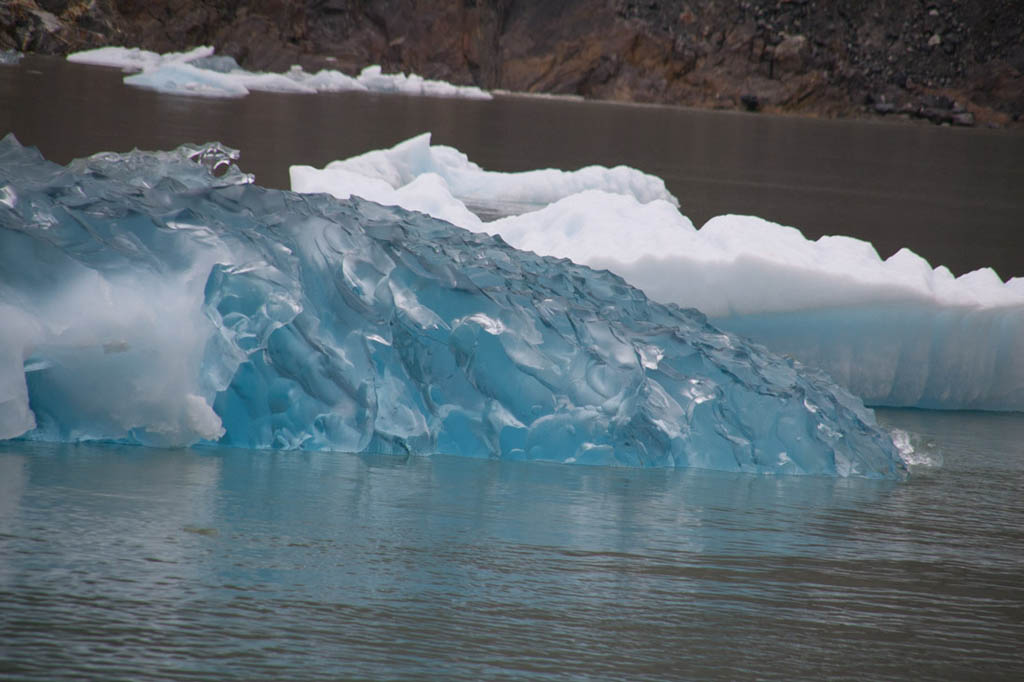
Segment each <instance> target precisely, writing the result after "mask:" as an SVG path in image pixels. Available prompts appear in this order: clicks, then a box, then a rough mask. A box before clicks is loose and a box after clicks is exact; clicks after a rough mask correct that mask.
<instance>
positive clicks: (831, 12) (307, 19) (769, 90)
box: [0, 0, 1024, 129]
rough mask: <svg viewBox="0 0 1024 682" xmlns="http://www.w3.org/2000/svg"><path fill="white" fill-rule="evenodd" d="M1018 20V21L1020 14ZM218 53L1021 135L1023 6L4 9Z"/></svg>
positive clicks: (22, 3) (50, 50)
mask: <svg viewBox="0 0 1024 682" xmlns="http://www.w3.org/2000/svg"><path fill="white" fill-rule="evenodd" d="M1015 10H1016V11H1015ZM118 44H120V45H126V46H135V47H140V48H143V49H146V50H150V51H154V52H158V53H166V52H172V51H178V50H181V49H182V46H186V45H212V46H214V47H215V48H216V50H217V53H218V54H219V55H225V56H229V57H232V58H234V59H235V60H236V61H237V63H238V64H239V65H240V66H241V67H242V68H244V69H247V70H250V71H254V72H268V73H283V72H285V71H287V70H288V69H289V67H291V66H292V65H293V64H298V65H300V66H302V67H303V68H304V69H305V70H306V71H310V72H315V71H318V70H320V69H335V70H338V71H341V72H342V73H345V74H356V73H359V71H360V69H361V68H363V67H365V66H367V65H369V64H379V65H380V66H381V67H382V69H383V72H385V73H415V74H419V75H421V76H422V77H423V78H425V79H432V80H440V81H445V82H447V83H451V84H452V85H456V86H475V87H478V88H481V89H484V90H486V91H488V92H497V91H502V92H515V93H525V94H536V95H541V96H554V97H559V98H560V97H562V96H566V95H568V96H572V97H576V96H578V97H583V98H584V99H586V100H588V101H602V102H619V103H632V104H658V105H667V106H682V107H689V108H695V109H699V110H711V111H750V112H759V113H767V114H775V115H783V116H794V115H795V116H800V117H807V118H820V119H841V120H850V119H864V120H887V119H890V118H894V117H898V118H899V119H900V120H903V119H906V120H911V121H916V120H925V121H929V122H931V123H934V124H940V125H941V124H949V125H950V126H955V127H976V128H988V127H997V128H1009V129H1021V128H1024V14H1022V13H1020V12H1019V0H992V2H990V3H984V5H980V4H979V5H975V4H973V3H954V2H943V1H940V0H936V2H934V3H929V4H928V5H927V6H925V5H921V6H917V5H915V6H909V5H908V6H899V7H890V6H889V5H888V4H887V3H886V2H885V1H884V0H849V2H844V3H834V4H833V3H829V2H824V3H823V2H817V3H809V2H807V1H806V0H791V1H789V2H775V0H722V1H721V2H717V3H714V5H708V6H698V5H695V4H693V3H688V2H684V1H683V0H665V1H664V2H659V3H636V2H631V1H629V0H610V1H609V2H607V3H600V4H597V3H592V2H587V1H586V0H565V2H562V3H557V4H552V3H546V2H540V1H539V0H518V1H517V2H511V3H510V2H499V1H497V0H474V1H473V2H465V3H463V2H453V1H452V0H418V1H417V2H412V0H395V2H394V3H390V4H389V5H388V7H387V8H386V9H385V8H383V7H378V6H376V5H374V6H366V5H365V4H364V3H359V2H354V1H346V0H338V1H336V2H331V3H317V4H315V5H311V6H304V5H303V6H298V5H292V4H290V3H264V2H259V3H257V2H253V1H251V0H238V2H236V3H234V4H233V6H232V7H231V8H227V7H220V6H210V5H208V4H206V3H203V2H201V1H200V0H174V2H172V1H171V0H153V1H152V2H147V3H127V2H125V3H117V4H116V5H114V4H110V3H90V4H89V5H83V4H81V3H68V2H63V1H62V0H12V2H11V3H7V4H6V5H5V6H3V7H0V50H6V49H16V50H19V51H21V52H28V53H35V54H57V55H62V56H66V55H67V54H69V53H72V52H77V51H81V50H86V49H91V48H95V47H99V46H103V45H118Z"/></svg>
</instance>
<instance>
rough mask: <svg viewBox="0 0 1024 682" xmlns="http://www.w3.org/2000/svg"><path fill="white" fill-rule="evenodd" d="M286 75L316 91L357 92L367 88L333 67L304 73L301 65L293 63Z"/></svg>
mask: <svg viewBox="0 0 1024 682" xmlns="http://www.w3.org/2000/svg"><path fill="white" fill-rule="evenodd" d="M287 75H288V77H289V78H291V79H292V80H294V81H295V82H296V83H300V84H302V85H305V86H307V87H309V88H312V89H313V90H316V91H317V92H350V91H356V92H359V91H366V90H367V87H366V86H365V85H363V84H362V83H360V82H359V81H358V80H356V79H355V78H353V77H352V76H349V75H346V74H344V73H342V72H341V71H335V70H333V69H321V70H320V71H317V72H316V73H306V72H305V71H304V70H303V69H302V67H301V66H298V65H295V66H292V68H291V69H290V70H289V71H288V74H287Z"/></svg>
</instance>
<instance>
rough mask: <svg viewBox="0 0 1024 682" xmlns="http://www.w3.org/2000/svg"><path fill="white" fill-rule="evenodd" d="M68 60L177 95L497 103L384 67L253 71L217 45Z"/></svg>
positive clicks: (475, 91) (112, 50) (92, 53)
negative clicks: (326, 95)
mask: <svg viewBox="0 0 1024 682" xmlns="http://www.w3.org/2000/svg"><path fill="white" fill-rule="evenodd" d="M68 60H69V61H72V62H77V63H80V64H96V65H100V66H114V67H118V68H121V69H124V70H125V71H131V72H137V73H132V74H131V75H128V76H125V77H124V82H125V83H126V84H127V85H132V86H135V87H140V88H148V89H150V90H157V91H159V92H164V93H168V94H172V95H193V96H199V97H244V96H246V95H248V94H249V93H250V92H253V91H262V92H282V93H293V94H296V93H300V94H301V93H307V94H312V93H317V92H348V91H362V92H384V93H397V94H404V95H428V96H432V97H461V98H468V99H491V95H490V93H488V92H487V91H485V90H481V89H480V88H477V87H473V86H469V85H453V84H451V83H447V82H445V81H438V80H431V79H429V78H423V77H422V76H419V75H417V74H408V75H407V74H404V73H383V71H382V69H381V67H380V66H378V65H372V66H367V67H366V68H365V69H363V70H362V71H361V72H360V73H359V75H358V76H354V77H353V76H349V75H347V74H344V73H342V72H341V71H337V70H334V69H322V70H320V71H318V72H317V73H308V72H306V71H305V70H303V68H302V67H301V66H297V65H296V66H293V67H292V68H291V69H290V70H289V71H287V72H286V73H266V72H254V71H247V70H245V69H243V68H242V67H240V66H239V65H238V63H237V62H236V61H235V60H234V59H233V58H231V57H227V56H221V55H214V49H213V48H212V47H197V48H194V49H192V50H189V51H187V52H168V53H165V54H157V53H156V52H150V51H148V50H142V49H140V48H137V47H132V48H128V47H101V48H97V49H94V50H85V51H82V52H75V53H73V54H70V55H68Z"/></svg>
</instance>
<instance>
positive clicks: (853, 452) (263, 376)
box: [0, 136, 906, 478]
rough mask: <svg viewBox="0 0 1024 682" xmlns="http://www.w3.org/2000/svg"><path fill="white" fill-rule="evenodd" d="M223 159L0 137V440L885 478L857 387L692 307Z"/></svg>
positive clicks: (888, 468) (891, 457)
mask: <svg viewBox="0 0 1024 682" xmlns="http://www.w3.org/2000/svg"><path fill="white" fill-rule="evenodd" d="M232 156H233V154H232V152H231V151H230V150H226V149H224V148H222V147H219V146H217V145H212V146H208V147H204V148H199V147H189V146H187V147H182V148H180V149H179V150H176V151H174V152H160V153H145V152H133V153H130V154H123V155H121V154H109V153H108V154H98V155H95V156H93V157H90V158H88V159H84V160H79V161H75V162H72V164H70V165H69V166H68V167H67V168H62V167H59V166H56V165H54V164H51V163H48V162H46V161H45V160H43V159H42V158H41V157H40V156H39V155H38V153H37V152H35V151H34V150H30V149H26V148H23V147H21V146H20V145H19V144H18V143H17V141H16V140H14V139H13V137H10V136H9V137H7V138H6V139H5V140H4V141H3V143H2V147H0V197H2V202H3V204H2V207H0V228H3V229H2V230H0V259H2V263H0V265H2V272H3V273H4V274H3V280H2V281H0V307H2V310H0V314H2V315H3V317H4V320H5V325H4V327H3V330H2V331H0V334H2V335H3V338H2V344H0V347H2V349H3V351H2V352H3V356H2V357H0V398H2V399H3V400H2V402H0V437H4V438H11V437H17V436H22V435H25V436H27V437H28V438H36V439H46V440H72V441H78V440H95V439H103V440H116V441H120V442H136V443H144V444H150V445H180V444H188V443H195V442H197V441H217V442H219V443H221V444H224V445H235V446H243V447H250V448H284V449H320V450H343V451H350V452H414V453H433V452H443V453H451V454H460V455H466V456H477V457H481V456H482V457H487V456H491V457H501V458H505V459H540V460H552V461H559V462H577V463H589V464H614V465H628V466H669V467H672V466H675V467H687V466H690V467H704V468H711V469H722V470H730V471H748V472H761V473H793V474H824V475H839V476H848V475H859V476H869V477H886V478H902V477H903V476H904V475H905V472H906V466H905V464H904V462H903V460H902V459H901V458H900V456H899V455H898V454H897V451H896V449H895V447H894V445H893V443H892V440H891V438H890V437H889V436H888V434H886V433H885V432H884V431H882V430H880V429H879V428H878V427H877V426H876V425H875V422H874V416H873V414H872V413H871V412H870V411H868V410H866V409H865V408H864V407H863V405H862V404H861V403H860V401H859V400H858V399H856V398H854V397H853V396H851V395H850V394H848V393H847V392H846V391H845V390H844V389H841V388H839V387H837V386H835V385H834V384H833V383H832V382H831V381H830V380H829V379H828V378H827V377H825V376H824V375H821V374H817V373H814V372H806V371H803V370H800V369H797V368H795V367H794V365H793V363H792V362H791V361H787V360H784V359H782V358H779V357H777V356H774V355H772V354H770V353H767V352H766V351H764V350H763V349H762V348H760V347H758V346H755V345H751V344H749V343H747V342H745V341H743V340H742V339H740V338H739V337H736V336H733V335H731V334H728V333H724V332H721V331H719V330H718V329H716V328H714V327H712V326H711V325H709V324H708V323H707V321H706V320H705V318H704V316H703V315H701V314H700V313H698V312H696V311H692V310H680V309H678V308H676V307H674V306H664V305H660V304H655V303H652V302H650V301H648V300H647V298H646V297H645V296H644V295H643V294H642V293H641V292H640V291H638V290H636V289H634V288H632V287H630V286H628V285H627V284H626V283H624V282H623V281H622V280H621V279H620V278H618V277H617V276H614V275H612V274H610V273H607V272H596V271H593V270H590V269H589V268H586V267H582V266H577V265H574V264H571V263H569V262H567V261H560V260H556V259H553V258H545V257H539V256H536V255H534V254H530V253H524V252H521V251H516V250H515V249H512V248H510V247H508V246H507V245H506V244H505V243H504V242H503V241H502V240H501V239H499V238H495V237H490V236H487V235H483V234H476V233H472V232H467V231H465V230H462V229H459V228H456V227H454V226H452V225H451V224H449V223H445V222H441V221H439V220H436V219H433V218H429V217H427V216H424V215H420V214H414V213H410V212H408V211H405V210H403V209H399V208H388V207H382V206H380V205H377V204H371V203H369V202H365V201H361V200H350V201H338V200H336V199H334V198H332V197H329V196H326V195H310V196H304V195H299V194H294V193H290V192H282V191H276V190H267V189H264V188H261V187H257V186H255V185H252V184H250V181H251V177H248V176H245V175H244V174H242V173H241V172H240V171H238V170H237V168H235V167H234V166H232V165H230V161H231V158H232ZM196 161H198V162H199V163H196ZM211 169H212V170H214V171H216V172H213V173H211V172H210V171H211ZM225 171H226V172H225Z"/></svg>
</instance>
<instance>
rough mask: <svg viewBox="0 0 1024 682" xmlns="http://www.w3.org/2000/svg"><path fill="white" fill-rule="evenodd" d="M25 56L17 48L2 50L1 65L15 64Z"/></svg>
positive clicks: (0, 51)
mask: <svg viewBox="0 0 1024 682" xmlns="http://www.w3.org/2000/svg"><path fill="white" fill-rule="evenodd" d="M23 56H24V55H22V54H21V53H20V52H18V51H17V50H0V66H14V65H15V64H18V63H19V62H20V61H21V58H22V57H23Z"/></svg>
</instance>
